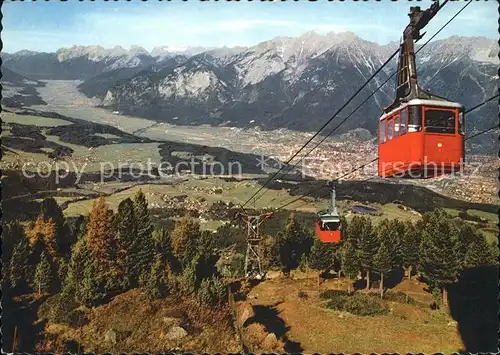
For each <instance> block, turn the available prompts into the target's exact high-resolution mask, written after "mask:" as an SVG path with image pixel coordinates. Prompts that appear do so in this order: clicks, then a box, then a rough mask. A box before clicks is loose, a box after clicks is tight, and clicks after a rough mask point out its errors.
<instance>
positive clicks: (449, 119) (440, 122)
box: [424, 109, 455, 133]
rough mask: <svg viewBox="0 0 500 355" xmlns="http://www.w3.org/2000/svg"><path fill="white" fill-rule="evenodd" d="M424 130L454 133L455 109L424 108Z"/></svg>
mask: <svg viewBox="0 0 500 355" xmlns="http://www.w3.org/2000/svg"><path fill="white" fill-rule="evenodd" d="M424 118H425V131H426V132H435V133H455V111H444V110H440V109H431V110H425V117H424Z"/></svg>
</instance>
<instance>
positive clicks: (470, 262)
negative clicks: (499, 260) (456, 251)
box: [463, 232, 496, 268]
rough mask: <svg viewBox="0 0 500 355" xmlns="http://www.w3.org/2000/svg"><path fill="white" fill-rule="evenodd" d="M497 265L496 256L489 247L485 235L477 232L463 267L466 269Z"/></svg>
mask: <svg viewBox="0 0 500 355" xmlns="http://www.w3.org/2000/svg"><path fill="white" fill-rule="evenodd" d="M495 264H496V258H495V255H494V254H493V250H492V248H491V247H490V246H489V245H488V242H487V241H486V238H485V236H484V234H482V233H479V232H476V233H475V234H474V239H473V241H472V242H470V243H469V245H468V247H467V251H466V253H465V257H464V262H463V266H464V267H465V268H473V267H478V266H488V265H495Z"/></svg>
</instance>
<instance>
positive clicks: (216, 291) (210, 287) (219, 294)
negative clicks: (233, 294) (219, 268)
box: [197, 277, 227, 306]
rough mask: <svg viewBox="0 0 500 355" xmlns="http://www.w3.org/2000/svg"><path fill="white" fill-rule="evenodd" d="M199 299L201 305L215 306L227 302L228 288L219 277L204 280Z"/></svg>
mask: <svg viewBox="0 0 500 355" xmlns="http://www.w3.org/2000/svg"><path fill="white" fill-rule="evenodd" d="M197 297H198V301H199V302H200V303H204V304H207V305H211V306H215V305H217V304H220V303H223V302H225V301H226V300H227V286H226V284H224V282H223V281H222V280H220V279H219V278H217V277H210V278H208V279H203V280H202V281H201V284H200V288H199V289H198V293H197Z"/></svg>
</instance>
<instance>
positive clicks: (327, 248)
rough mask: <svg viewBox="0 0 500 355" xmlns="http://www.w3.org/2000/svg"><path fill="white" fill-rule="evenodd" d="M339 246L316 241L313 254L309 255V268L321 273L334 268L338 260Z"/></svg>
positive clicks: (312, 250) (312, 249)
mask: <svg viewBox="0 0 500 355" xmlns="http://www.w3.org/2000/svg"><path fill="white" fill-rule="evenodd" d="M336 253H337V245H335V244H333V243H323V242H322V241H321V240H319V239H317V238H316V239H314V243H313V246H312V248H311V253H310V254H309V266H310V267H311V268H313V269H315V270H318V271H320V272H322V271H325V270H330V269H332V268H334V266H335V261H336V259H337V255H336Z"/></svg>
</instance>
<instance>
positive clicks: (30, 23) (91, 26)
mask: <svg viewBox="0 0 500 355" xmlns="http://www.w3.org/2000/svg"><path fill="white" fill-rule="evenodd" d="M430 4H431V0H421V1H416V0H414V1H408V0H399V1H390V0H381V1H379V2H377V1H374V0H368V1H366V2H363V1H358V2H355V1H352V0H346V1H344V2H341V1H338V0H336V1H332V2H327V1H326V0H323V1H322V0H318V1H317V2H309V1H305V0H299V1H291V0H288V1H286V2H280V1H275V2H261V1H258V0H256V1H252V2H249V1H246V0H242V1H240V2H234V1H233V2H227V1H223V0H221V1H218V2H215V1H213V0H211V1H206V2H201V1H199V0H189V1H186V2H184V1H180V0H172V1H170V2H169V1H165V0H164V1H158V0H150V1H148V2H142V1H138V0H132V1H130V2H125V1H123V0H120V1H116V2H114V1H109V2H104V1H102V0H97V1H95V2H90V1H88V0H86V1H84V2H79V1H76V0H68V1H66V2H59V1H56V0H52V1H50V2H44V1H37V2H31V1H24V2H19V1H15V2H9V1H8V0H7V1H6V2H4V3H3V6H2V12H3V15H4V17H3V26H4V27H3V31H2V40H3V45H4V48H3V51H5V52H10V53H12V52H15V51H18V50H21V49H29V50H35V51H46V52H53V51H56V50H57V49H58V48H61V47H70V46H72V45H101V46H103V47H106V48H110V47H113V46H115V45H121V46H123V47H124V48H129V47H130V46H131V45H139V46H142V47H144V48H145V49H146V50H151V49H152V48H153V47H155V46H162V45H167V46H169V47H185V46H204V47H219V46H229V47H232V46H236V45H243V46H248V45H253V44H257V43H259V42H262V41H265V40H269V39H271V38H274V37H277V36H299V35H301V34H303V33H304V32H307V31H315V32H317V33H321V34H324V33H327V32H345V31H352V32H354V33H356V34H357V35H358V36H360V37H361V38H363V39H366V40H369V41H373V42H378V43H381V44H385V43H388V42H390V41H398V40H399V38H400V36H401V33H402V30H403V28H404V27H405V26H406V24H407V23H408V16H407V13H408V10H409V7H410V6H416V5H418V6H421V7H422V8H427V7H428V6H429V5H430ZM464 5H465V1H464V0H459V1H453V2H452V1H450V2H449V3H448V4H447V5H446V6H445V7H444V8H443V10H442V11H441V12H440V13H439V14H438V15H437V16H436V17H435V18H434V19H433V20H432V21H431V22H430V23H429V25H428V26H427V27H426V28H425V31H427V33H428V35H427V36H426V37H429V36H431V35H432V34H434V32H435V31H437V30H438V29H439V27H440V26H442V25H443V24H444V23H445V22H446V21H448V19H449V18H451V17H452V16H453V15H454V14H455V13H456V12H457V11H458V10H459V9H460V8H461V7H462V6H464ZM497 9H498V2H497V1H492V0H479V1H474V2H473V3H472V4H470V5H469V6H468V7H467V9H466V10H464V11H463V12H462V13H461V14H460V15H459V16H458V17H457V18H456V19H455V20H454V21H453V22H452V23H451V24H450V25H448V26H447V28H446V29H445V30H443V31H442V32H441V34H440V35H439V36H438V37H436V39H439V38H446V37H450V36H452V35H460V36H485V37H489V38H497V37H498V23H497V18H498V10H497Z"/></svg>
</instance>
